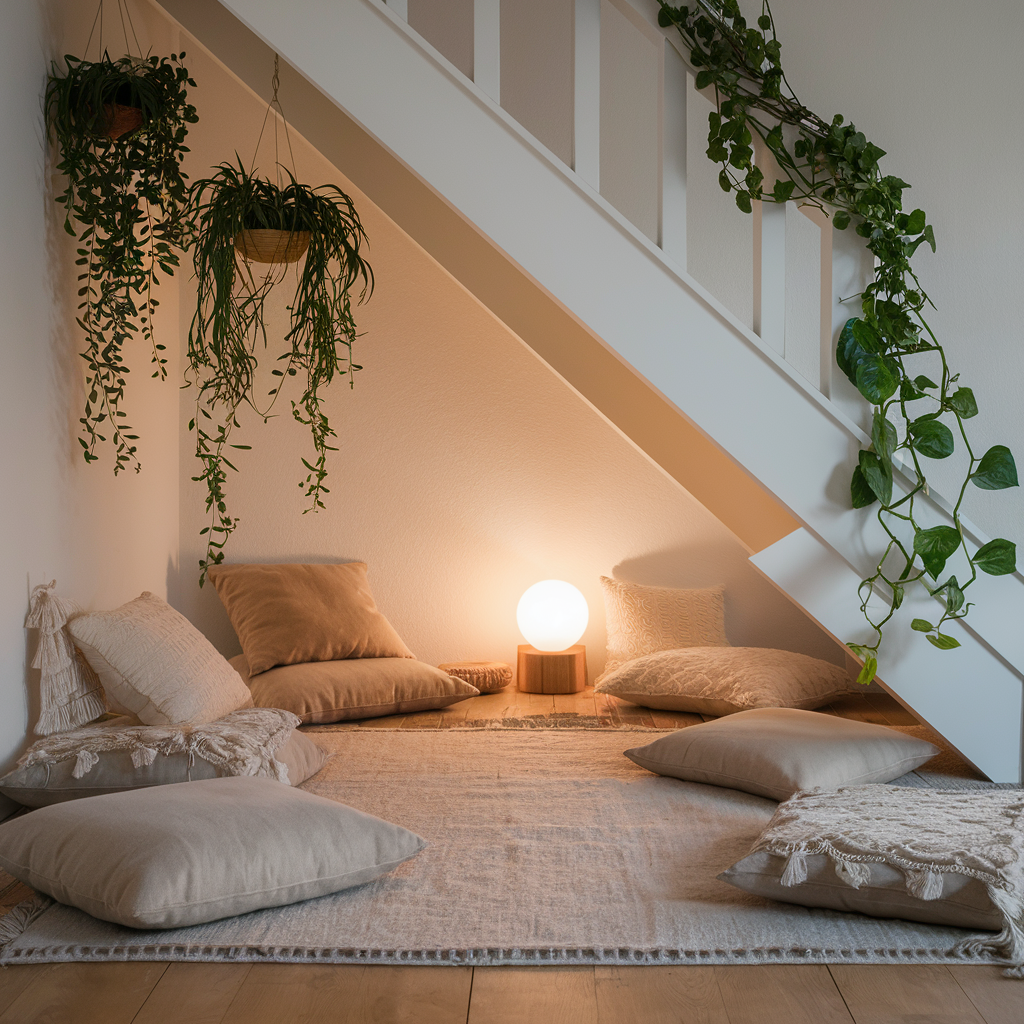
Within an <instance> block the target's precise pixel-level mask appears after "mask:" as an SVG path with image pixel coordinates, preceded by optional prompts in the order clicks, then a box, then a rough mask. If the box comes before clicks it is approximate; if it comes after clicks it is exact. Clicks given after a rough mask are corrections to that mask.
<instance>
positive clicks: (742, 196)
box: [736, 192, 753, 213]
mask: <svg viewBox="0 0 1024 1024" xmlns="http://www.w3.org/2000/svg"><path fill="white" fill-rule="evenodd" d="M736 205H737V206H738V207H739V208H740V209H741V210H742V211H743V212H744V213H750V212H751V210H752V209H753V207H752V206H751V204H750V193H749V192H737V193H736Z"/></svg>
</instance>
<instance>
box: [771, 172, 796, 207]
mask: <svg viewBox="0 0 1024 1024" xmlns="http://www.w3.org/2000/svg"><path fill="white" fill-rule="evenodd" d="M795 188H796V182H795V181H784V180H783V179H782V178H779V179H778V180H777V181H776V182H775V187H774V188H773V189H772V198H773V199H774V200H775V202H777V203H785V202H787V201H788V200H789V197H790V196H791V195H792V194H793V189H795Z"/></svg>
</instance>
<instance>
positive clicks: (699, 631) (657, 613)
mask: <svg viewBox="0 0 1024 1024" xmlns="http://www.w3.org/2000/svg"><path fill="white" fill-rule="evenodd" d="M601 589H602V592H603V594H604V607H605V620H606V623H607V628H608V650H607V661H606V663H605V667H604V673H603V674H602V675H601V676H599V677H598V681H600V680H601V679H603V678H604V677H605V676H606V675H607V674H608V673H610V672H614V671H615V669H617V668H618V667H619V666H620V665H624V664H626V662H628V661H633V660H634V659H636V658H642V657H643V656H644V655H646V654H654V653H655V652H657V651H671V650H676V649H678V648H680V647H728V646H729V639H728V637H727V636H726V635H725V590H724V588H722V587H706V588H703V589H695V590H684V589H680V588H678V587H648V586H644V585H643V584H640V583H626V582H624V581H622V580H613V579H610V578H609V577H607V576H602V577H601Z"/></svg>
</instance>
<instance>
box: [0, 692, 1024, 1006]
mask: <svg viewBox="0 0 1024 1024" xmlns="http://www.w3.org/2000/svg"><path fill="white" fill-rule="evenodd" d="M822 710H823V711H824V712H825V713H828V714H837V715H841V716H843V717H849V718H857V719H860V720H862V721H871V722H877V723H879V724H882V725H890V726H894V727H896V728H903V729H913V730H915V731H919V730H921V728H922V727H920V726H919V725H917V723H916V722H915V720H914V718H913V716H911V715H910V714H909V713H908V712H907V711H905V710H904V709H903V708H901V707H900V706H899V704H897V703H896V701H894V700H893V699H892V698H891V697H889V696H887V695H886V694H884V693H866V694H864V695H855V696H852V697H849V698H844V699H843V701H841V702H839V703H837V704H835V705H833V706H831V707H829V708H823V709H822ZM580 715H585V716H592V717H593V720H592V721H590V723H589V724H592V725H601V724H607V725H618V726H630V725H632V726H647V727H655V728H658V727H661V728H679V727H683V726H687V725H692V724H697V723H698V722H700V721H702V719H701V717H700V716H698V715H676V714H671V713H667V712H660V711H649V710H646V709H643V708H636V707H633V706H631V705H627V704H625V703H623V702H621V701H617V700H616V699H615V698H610V697H604V696H603V695H601V694H595V693H594V691H593V690H592V689H587V690H586V691H584V692H583V693H581V694H576V695H571V696H558V697H547V696H543V695H540V694H525V693H519V692H518V691H516V690H514V689H510V690H506V691H503V692H502V693H498V694H492V695H488V696H483V697H475V698H473V699H472V700H468V701H463V702H462V703H461V704H457V705H454V706H453V707H452V708H448V709H445V710H444V711H427V712H421V713H419V714H416V715H404V716H397V717H394V718H387V719H376V720H374V721H368V722H364V723H359V724H355V723H353V724H351V725H347V726H344V728H358V729H365V728H391V729H393V728H396V727H399V728H411V729H443V728H459V727H465V726H467V725H472V724H474V723H476V722H480V723H481V724H483V723H484V722H485V721H486V720H487V719H494V718H531V717H533V716H538V717H539V716H544V717H545V718H551V717H555V718H558V717H561V716H580ZM568 721H571V718H568V719H567V722H568ZM581 724H585V723H581ZM333 728H337V726H335V727H333ZM309 731H310V732H314V733H315V732H316V731H317V729H315V728H314V729H311V730H309ZM935 767H941V769H942V770H947V771H950V772H953V773H956V774H963V775H975V774H976V773H974V772H973V769H971V768H970V767H969V766H968V765H965V764H964V763H963V762H962V761H960V760H959V758H957V757H956V756H955V755H954V754H952V753H947V754H945V755H941V756H940V759H939V760H938V761H937V764H936V766H935ZM24 894H25V891H24V888H23V887H20V886H19V885H18V884H17V883H13V882H12V881H11V880H9V879H8V884H7V885H6V887H4V886H3V885H0V912H2V910H3V909H4V908H8V907H10V906H12V905H13V904H14V903H16V902H17V901H18V900H19V899H21V898H23V896H24ZM44 1022H45V1024H65V1022H66V1024H1024V981H1013V980H1010V979H1007V978H1004V977H1003V976H1002V973H1001V971H1000V969H999V968H996V967H944V966H906V967H889V966H877V967H874V966H828V967H825V966H795V967H785V966H772V967H593V968H590V967H580V968H565V969H562V968H552V967H510V968H506V967H477V968H471V967H360V966H328V965H314V964H308V965H307V964H253V965H245V964H181V963H176V964H164V963H153V964H144V963H124V964H121V963H102V964H85V963H72V964H52V965H40V966H16V967H7V968H4V969H2V970H0V1024H44Z"/></svg>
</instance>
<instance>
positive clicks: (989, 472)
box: [971, 444, 1017, 491]
mask: <svg viewBox="0 0 1024 1024" xmlns="http://www.w3.org/2000/svg"><path fill="white" fill-rule="evenodd" d="M971 479H972V480H973V481H974V485H975V487H980V488H981V489H982V490H983V491H1001V490H1004V489H1005V488H1007V487H1016V486H1017V465H1016V463H1015V462H1014V461H1013V455H1012V454H1011V453H1010V449H1009V448H1007V447H1006V445H1003V444H995V445H993V446H992V447H991V448H989V450H988V451H987V452H985V454H984V455H982V457H981V461H980V462H979V463H978V468H977V469H976V470H975V471H974V473H973V474H972V475H971Z"/></svg>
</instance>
